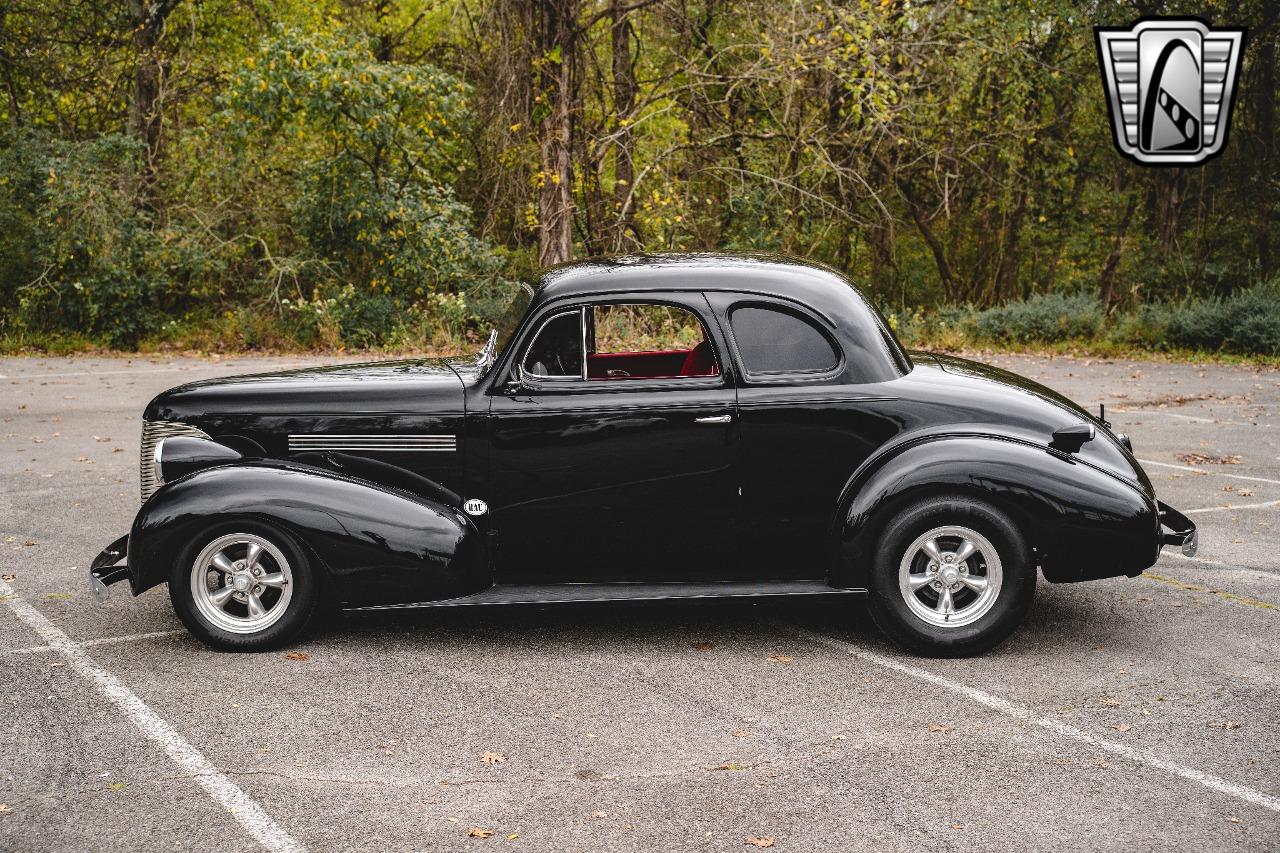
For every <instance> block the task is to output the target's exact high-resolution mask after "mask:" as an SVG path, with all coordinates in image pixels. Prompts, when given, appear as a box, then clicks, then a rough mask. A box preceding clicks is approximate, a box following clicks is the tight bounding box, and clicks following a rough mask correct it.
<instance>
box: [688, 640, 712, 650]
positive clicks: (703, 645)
mask: <svg viewBox="0 0 1280 853" xmlns="http://www.w3.org/2000/svg"><path fill="white" fill-rule="evenodd" d="M689 645H690V646H692V647H693V648H695V649H697V650H698V651H700V652H709V651H711V650H712V649H714V648H715V647H716V644H715V643H713V642H711V641H710V640H699V641H698V642H696V643H690V644H689Z"/></svg>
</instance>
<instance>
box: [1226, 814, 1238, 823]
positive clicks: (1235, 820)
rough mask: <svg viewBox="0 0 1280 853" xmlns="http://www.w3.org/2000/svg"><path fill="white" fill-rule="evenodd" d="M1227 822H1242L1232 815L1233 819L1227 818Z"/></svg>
mask: <svg viewBox="0 0 1280 853" xmlns="http://www.w3.org/2000/svg"><path fill="white" fill-rule="evenodd" d="M1227 820H1229V821H1231V822H1232V823H1239V822H1240V818H1238V817H1236V816H1235V815H1231V817H1229V818H1227Z"/></svg>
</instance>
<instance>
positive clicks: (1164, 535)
mask: <svg viewBox="0 0 1280 853" xmlns="http://www.w3.org/2000/svg"><path fill="white" fill-rule="evenodd" d="M1156 506H1157V507H1158V508H1159V509H1160V547H1161V548H1163V547H1164V546H1165V545H1177V546H1178V547H1180V548H1181V549H1182V553H1183V554H1185V555H1186V556H1188V557H1194V556H1195V555H1196V551H1197V550H1199V548H1200V534H1199V533H1197V532H1196V525H1195V523H1194V522H1193V521H1192V520H1191V519H1189V518H1187V517H1186V516H1185V515H1183V514H1182V513H1180V512H1178V511H1177V510H1176V509H1174V508H1173V507H1171V506H1169V505H1168V504H1167V503H1165V502H1164V501H1156Z"/></svg>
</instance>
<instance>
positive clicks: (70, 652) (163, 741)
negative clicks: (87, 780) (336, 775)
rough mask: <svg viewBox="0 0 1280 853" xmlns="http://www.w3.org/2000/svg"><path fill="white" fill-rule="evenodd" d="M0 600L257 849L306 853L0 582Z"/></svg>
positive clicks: (183, 740)
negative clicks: (185, 775) (223, 811)
mask: <svg viewBox="0 0 1280 853" xmlns="http://www.w3.org/2000/svg"><path fill="white" fill-rule="evenodd" d="M0 598H3V600H4V602H5V604H7V605H9V609H10V610H12V611H13V612H14V614H16V615H17V617H18V618H19V619H21V620H22V621H23V622H25V623H26V624H27V626H28V627H29V628H31V630H33V631H35V632H36V633H37V634H39V635H40V638H41V639H42V640H44V641H45V642H46V643H48V644H49V645H50V646H51V647H52V648H53V649H54V650H55V651H57V653H58V654H60V655H61V656H62V657H63V659H64V660H66V662H67V664H68V665H69V666H70V667H71V668H72V669H74V670H75V671H76V672H77V673H79V674H80V675H81V676H83V677H84V678H86V679H87V680H88V681H89V682H90V683H91V684H92V685H93V687H94V689H95V690H97V691H98V693H100V694H101V695H102V696H103V697H104V698H106V699H109V700H110V701H111V702H112V703H113V704H114V705H115V706H116V707H117V708H119V709H120V710H121V711H123V712H124V714H125V716H126V717H128V718H129V721H130V722H132V723H133V724H134V725H135V726H137V727H138V729H139V730H140V731H141V732H142V733H143V734H144V735H146V736H147V738H148V739H149V740H151V741H152V742H154V743H155V744H156V745H157V746H159V747H160V749H162V750H163V751H164V753H165V754H166V755H168V756H169V758H171V759H173V761H174V763H175V764H177V765H178V766H179V767H181V768H182V769H183V770H184V771H186V772H187V773H188V774H190V775H191V777H192V778H193V779H194V780H195V782H196V783H197V784H198V785H199V786H200V787H201V788H204V790H205V792H206V793H208V794H209V796H210V797H212V798H213V800H214V802H216V803H218V805H220V806H222V807H223V808H224V809H226V810H227V812H228V813H229V814H230V815H231V816H232V817H233V818H235V819H236V821H237V822H239V824H240V825H241V826H243V827H244V828H245V829H246V830H247V831H248V832H249V834H250V835H252V836H253V837H254V838H255V839H256V840H257V841H258V843H259V844H261V845H262V846H263V847H265V848H266V849H268V850H270V851H272V853H304V851H305V850H306V848H305V847H303V846H302V844H301V843H300V842H298V840H297V839H295V838H294V837H293V836H291V835H290V834H289V833H288V832H287V831H285V829H284V827H282V826H280V824H278V823H276V822H275V819H274V818H272V817H271V815H269V814H267V812H266V810H264V809H263V808H262V806H260V805H258V803H257V801H255V800H254V799H253V798H252V797H250V796H249V795H248V794H246V793H245V792H244V790H243V789H241V788H240V787H239V786H238V785H236V783H235V782H232V781H231V780H230V779H229V778H227V777H226V776H225V775H224V774H223V773H222V772H221V771H219V770H218V768H216V767H214V766H213V764H211V763H210V762H209V759H207V758H205V757H204V755H202V754H201V753H200V751H199V750H198V749H196V748H195V747H194V746H192V745H191V743H190V742H189V741H187V739H186V738H184V737H183V736H182V735H180V734H178V732H177V730H175V729H174V728H173V726H171V725H169V724H168V723H166V722H165V721H164V719H163V718H162V717H161V716H160V715H159V714H157V713H156V712H155V711H153V710H151V708H150V707H148V706H147V704H146V703H145V702H143V701H142V700H141V699H139V698H138V696H137V695H136V694H135V693H134V692H133V691H132V690H130V689H129V688H128V687H126V686H125V685H124V683H123V682H122V681H120V679H118V678H116V677H115V676H114V675H112V674H111V673H109V672H107V671H106V670H105V669H103V668H102V667H101V666H99V665H98V663H97V662H96V661H95V660H94V659H93V658H92V657H90V656H89V653H88V652H86V651H85V650H84V649H82V648H81V647H80V646H79V645H77V644H76V642H75V641H74V640H72V639H71V638H70V637H68V636H67V635H66V634H64V633H63V632H62V631H61V630H60V629H59V628H58V627H57V626H56V625H54V624H53V623H52V622H50V621H49V620H48V619H46V618H45V617H44V615H43V614H42V613H40V611H38V610H36V609H35V608H34V607H32V606H31V605H30V604H29V603H27V602H26V601H24V600H23V599H21V598H18V597H17V596H16V595H15V594H14V592H13V588H12V587H10V586H9V585H8V584H7V583H5V582H4V581H0Z"/></svg>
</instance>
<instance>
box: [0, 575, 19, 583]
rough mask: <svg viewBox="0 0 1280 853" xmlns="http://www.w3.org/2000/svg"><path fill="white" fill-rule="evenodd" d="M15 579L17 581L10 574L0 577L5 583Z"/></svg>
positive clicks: (16, 577)
mask: <svg viewBox="0 0 1280 853" xmlns="http://www.w3.org/2000/svg"><path fill="white" fill-rule="evenodd" d="M17 579H18V576H17V575H15V574H12V573H10V574H6V575H0V580H3V581H6V582H8V581H16V580H17Z"/></svg>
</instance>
